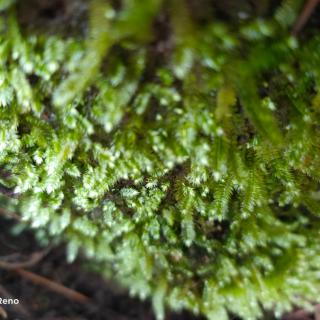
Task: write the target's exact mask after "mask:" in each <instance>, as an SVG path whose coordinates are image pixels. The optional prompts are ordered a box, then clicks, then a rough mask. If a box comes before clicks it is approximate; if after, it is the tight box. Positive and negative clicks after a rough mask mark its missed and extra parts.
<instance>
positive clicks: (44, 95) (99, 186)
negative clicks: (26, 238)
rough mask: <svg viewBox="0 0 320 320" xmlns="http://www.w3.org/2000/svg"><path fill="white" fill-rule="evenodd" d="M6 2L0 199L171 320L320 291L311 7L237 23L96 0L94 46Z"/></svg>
mask: <svg viewBox="0 0 320 320" xmlns="http://www.w3.org/2000/svg"><path fill="white" fill-rule="evenodd" d="M191 2H192V1H191ZM0 8H2V9H3V10H7V11H5V15H3V16H2V17H1V36H0V63H1V68H0V123H1V125H0V150H1V151H0V167H1V191H2V193H3V194H6V195H7V196H15V197H16V198H17V199H16V200H12V202H11V205H14V206H15V207H16V210H18V211H19V212H20V213H21V216H22V217H23V219H24V220H25V221H27V222H29V223H30V224H31V225H32V226H33V227H34V228H36V229H38V230H46V232H47V236H48V237H50V236H54V237H59V238H63V239H67V241H68V244H69V249H68V253H69V259H70V260H72V259H73V258H74V257H75V255H76V254H77V251H78V249H79V248H83V249H84V250H85V251H86V253H87V255H88V256H89V257H92V259H93V260H94V261H99V265H100V266H101V272H103V273H105V274H106V275H107V276H112V277H115V278H116V279H118V281H119V282H120V283H122V284H124V285H125V286H127V287H129V288H130V290H131V292H132V293H133V294H136V295H139V296H140V297H141V298H145V297H148V296H151V297H152V299H153V304H154V309H155V311H156V314H157V317H158V319H163V317H164V308H165V306H167V307H170V308H172V309H175V310H180V309H182V308H186V309H189V310H192V311H193V312H195V313H202V314H204V315H206V316H207V318H208V319H219V320H220V319H221V320H223V319H227V318H228V314H229V313H233V314H236V315H238V316H240V317H242V318H243V319H256V318H258V317H260V316H261V314H262V309H273V310H274V311H275V313H276V314H280V313H282V312H283V311H285V310H289V309H290V308H291V307H292V306H293V305H306V304H308V301H312V300H314V297H316V296H318V295H319V293H320V289H319V288H320V287H319V284H320V283H319V271H320V270H319V265H320V259H319V255H318V252H319V249H320V241H319V225H320V219H319V214H320V206H319V198H320V196H319V180H320V153H319V148H320V132H319V131H320V130H319V113H320V102H319V101H320V98H319V87H320V73H319V69H318V66H319V62H320V51H319V50H320V38H319V36H317V35H312V34H311V35H310V36H309V37H308V39H304V40H301V41H298V39H296V38H293V37H291V36H290V26H291V25H292V23H293V22H294V20H295V17H296V14H297V12H298V10H299V8H300V2H299V1H285V2H283V3H282V4H281V5H280V6H279V7H278V8H276V9H275V10H274V12H273V13H272V14H271V15H266V17H264V18H262V17H260V18H255V19H253V18H247V19H239V21H236V22H235V20H233V23H230V24H226V23H223V22H219V21H218V20H217V19H212V16H211V13H210V16H209V17H208V16H207V15H206V14H204V15H203V16H201V15H199V14H192V13H194V12H191V10H190V6H189V5H187V1H186V2H185V1H182V0H175V1H169V2H167V3H165V2H164V1H160V0H148V1H140V0H136V1H133V0H131V1H129V0H128V1H122V2H121V3H118V2H117V3H116V4H113V5H111V4H110V3H109V2H107V1H102V0H101V1H94V2H92V4H91V8H90V27H89V31H88V36H87V37H86V38H84V39H82V40H81V39H80V40H79V39H76V38H73V37H64V38H62V37H59V36H57V35H51V36H47V35H46V36H44V35H39V34H38V35H35V34H30V33H27V34H22V33H21V30H20V28H19V23H18V22H17V19H16V15H15V12H14V4H13V1H0ZM237 10H238V9H237ZM208 12H209V11H208ZM240 16H243V13H242V15H240Z"/></svg>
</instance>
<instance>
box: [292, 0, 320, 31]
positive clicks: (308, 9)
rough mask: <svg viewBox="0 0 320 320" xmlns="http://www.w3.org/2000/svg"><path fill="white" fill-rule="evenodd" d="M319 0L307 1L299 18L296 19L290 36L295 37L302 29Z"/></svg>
mask: <svg viewBox="0 0 320 320" xmlns="http://www.w3.org/2000/svg"><path fill="white" fill-rule="evenodd" d="M319 1H320V0H308V1H307V3H306V4H305V6H304V8H303V10H302V12H301V14H300V16H299V18H298V19H297V21H296V23H295V25H294V27H293V30H292V34H293V35H294V36H296V35H297V34H298V33H299V32H300V31H301V29H302V28H303V27H304V25H305V24H306V23H307V21H308V19H309V18H310V16H311V14H312V13H313V11H314V10H315V8H316V6H317V5H318V4H319Z"/></svg>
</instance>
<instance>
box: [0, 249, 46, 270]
mask: <svg viewBox="0 0 320 320" xmlns="http://www.w3.org/2000/svg"><path fill="white" fill-rule="evenodd" d="M50 250H51V248H47V249H45V250H43V251H39V252H35V253H33V254H31V256H30V257H29V259H28V260H26V261H22V262H10V261H7V260H6V259H4V258H1V257H0V268H1V269H5V270H14V269H19V268H31V267H33V266H34V265H36V264H37V263H38V262H39V261H40V260H42V259H43V258H44V256H46V255H47V254H48V252H49V251H50Z"/></svg>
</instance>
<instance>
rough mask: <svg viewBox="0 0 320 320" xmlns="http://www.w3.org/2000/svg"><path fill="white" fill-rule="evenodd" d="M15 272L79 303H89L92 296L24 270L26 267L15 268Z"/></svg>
mask: <svg viewBox="0 0 320 320" xmlns="http://www.w3.org/2000/svg"><path fill="white" fill-rule="evenodd" d="M14 272H16V273H17V274H19V275H20V276H22V277H23V278H25V279H27V280H30V281H31V282H33V283H34V284H37V285H40V286H42V287H45V288H47V289H48V290H51V291H54V292H56V293H58V294H60V295H63V296H64V297H66V298H68V299H70V300H73V301H76V302H78V303H89V302H90V298H89V297H87V296H85V295H84V294H82V293H79V292H77V291H75V290H72V289H69V288H67V287H65V286H64V285H62V284H60V283H57V282H54V281H52V280H50V279H47V278H45V277H42V276H39V275H37V274H35V273H33V272H30V271H27V270H24V269H15V270H14Z"/></svg>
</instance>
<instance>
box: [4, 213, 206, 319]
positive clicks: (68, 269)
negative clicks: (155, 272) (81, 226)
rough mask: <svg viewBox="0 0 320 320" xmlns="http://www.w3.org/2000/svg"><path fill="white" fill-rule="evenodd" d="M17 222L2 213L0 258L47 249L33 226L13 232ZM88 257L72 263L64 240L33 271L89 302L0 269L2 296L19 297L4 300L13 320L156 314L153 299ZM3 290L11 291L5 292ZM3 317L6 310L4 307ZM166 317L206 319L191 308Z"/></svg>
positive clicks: (20, 256)
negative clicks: (111, 277)
mask: <svg viewBox="0 0 320 320" xmlns="http://www.w3.org/2000/svg"><path fill="white" fill-rule="evenodd" d="M14 225H15V223H14V222H12V221H11V220H10V221H9V220H6V219H4V218H3V217H0V261H1V259H3V258H4V257H7V256H9V255H12V254H16V255H17V257H16V259H17V261H21V260H23V261H25V260H27V259H28V257H30V256H31V254H32V253H34V252H38V251H41V250H43V248H40V247H39V245H38V243H37V242H36V240H35V238H34V236H33V234H32V233H31V232H30V231H23V232H22V233H21V234H20V235H18V236H16V235H13V234H12V230H13V227H14ZM85 264H86V262H85V259H84V258H83V257H80V258H78V259H77V260H76V261H75V262H74V263H72V264H68V263H67V262H66V257H65V248H64V246H62V245H60V246H57V247H54V248H52V249H51V250H50V252H49V253H48V254H47V255H46V256H45V257H44V258H43V259H42V260H41V261H40V262H38V263H36V264H35V265H34V266H33V267H31V268H28V270H29V271H31V272H33V273H35V274H37V275H40V276H44V277H46V278H48V279H50V280H53V281H55V282H57V283H60V284H63V285H64V286H65V287H67V288H70V289H73V290H76V291H77V292H79V293H82V294H84V295H86V296H87V297H89V298H90V301H91V302H90V303H88V304H84V303H79V302H77V301H72V300H68V299H67V298H65V297H64V296H62V295H61V294H58V293H56V292H52V291H50V290H49V289H48V288H46V287H42V286H39V285H36V284H34V283H33V282H31V281H30V280H28V279H25V278H24V277H23V276H21V275H19V274H17V272H15V271H8V270H3V269H0V298H7V297H8V296H9V295H10V296H11V297H12V298H16V299H19V301H20V303H19V305H17V306H16V305H10V306H8V305H3V304H2V305H1V304H0V307H2V308H3V309H4V310H5V311H6V313H7V315H8V319H10V320H154V319H155V317H154V315H153V312H152V308H151V304H150V302H149V301H148V302H142V301H140V300H138V299H134V298H131V297H130V296H129V295H128V293H127V291H126V290H124V289H121V288H119V287H117V285H116V284H114V283H112V282H111V281H107V280H105V279H103V278H102V277H101V276H100V275H98V274H95V273H94V272H92V271H89V270H88V268H86V267H85ZM4 291H5V292H6V295H7V296H4ZM0 319H2V318H1V311H0ZM166 320H203V319H202V318H198V317H195V316H192V315H190V314H188V313H183V314H168V316H167V318H166Z"/></svg>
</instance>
